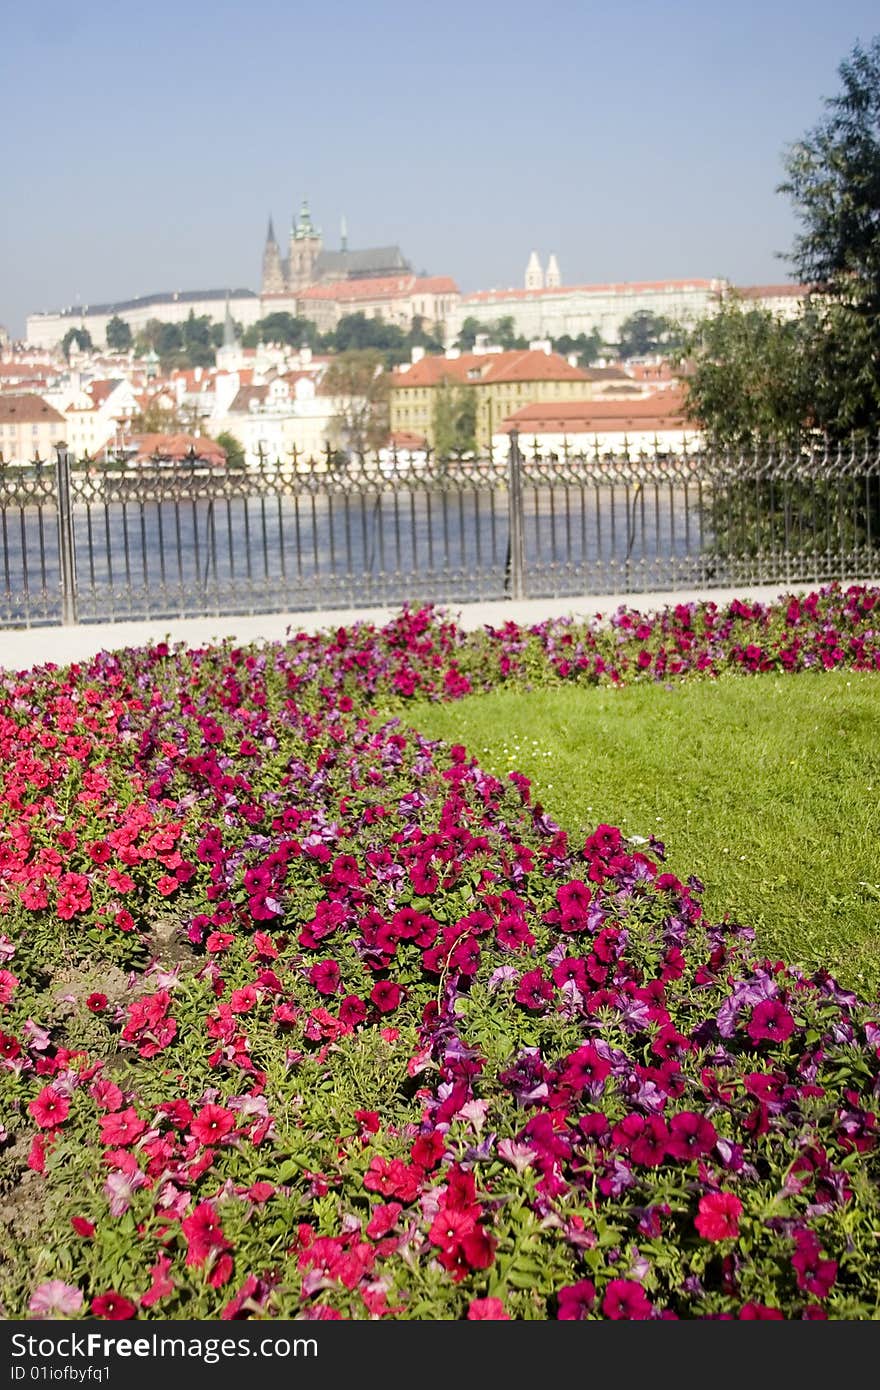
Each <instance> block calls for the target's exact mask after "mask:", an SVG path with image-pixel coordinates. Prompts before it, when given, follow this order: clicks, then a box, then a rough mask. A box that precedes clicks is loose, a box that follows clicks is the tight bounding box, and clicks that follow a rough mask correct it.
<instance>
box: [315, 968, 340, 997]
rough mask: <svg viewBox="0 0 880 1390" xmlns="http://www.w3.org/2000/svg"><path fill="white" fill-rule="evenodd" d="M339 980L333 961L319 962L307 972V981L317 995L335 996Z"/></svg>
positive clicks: (337, 970)
mask: <svg viewBox="0 0 880 1390" xmlns="http://www.w3.org/2000/svg"><path fill="white" fill-rule="evenodd" d="M341 978H342V977H341V972H340V970H339V965H338V963H337V962H336V961H335V960H319V961H318V962H317V963H316V964H315V965H313V966H312V968H311V970H310V971H309V979H310V980H311V982H312V984H313V985H314V986H315V989H316V990H317V991H318V993H319V994H335V993H336V991H337V990H338V988H339V981H340V979H341Z"/></svg>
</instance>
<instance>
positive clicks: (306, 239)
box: [287, 198, 324, 294]
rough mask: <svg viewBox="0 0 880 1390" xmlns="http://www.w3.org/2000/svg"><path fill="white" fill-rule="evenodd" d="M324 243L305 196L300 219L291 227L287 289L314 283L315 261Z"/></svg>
mask: <svg viewBox="0 0 880 1390" xmlns="http://www.w3.org/2000/svg"><path fill="white" fill-rule="evenodd" d="M323 244H324V243H323V242H322V240H321V232H320V229H319V228H318V227H316V226H315V225H314V223H313V222H312V219H311V215H310V213H309V204H308V200H307V199H305V198H303V201H302V207H301V208H300V212H299V221H298V222H296V223H295V224H294V225H293V226H292V227H291V229H290V260H289V263H288V277H287V289H288V291H289V292H290V293H291V294H296V293H297V291H299V290H303V289H305V288H306V286H307V285H311V284H313V283H314V280H315V263H316V261H317V259H318V257H319V256H320V254H321V250H322V247H323Z"/></svg>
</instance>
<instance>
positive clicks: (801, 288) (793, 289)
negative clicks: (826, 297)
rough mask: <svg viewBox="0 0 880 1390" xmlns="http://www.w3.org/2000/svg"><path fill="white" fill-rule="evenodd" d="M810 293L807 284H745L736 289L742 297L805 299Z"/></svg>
mask: <svg viewBox="0 0 880 1390" xmlns="http://www.w3.org/2000/svg"><path fill="white" fill-rule="evenodd" d="M809 293H810V287H809V285H792V284H791V283H788V284H785V285H746V286H744V288H743V289H738V290H737V294H740V295H742V297H743V299H783V298H784V299H806V297H807V295H808V294H809Z"/></svg>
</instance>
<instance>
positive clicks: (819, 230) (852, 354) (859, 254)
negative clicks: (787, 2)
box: [778, 36, 880, 437]
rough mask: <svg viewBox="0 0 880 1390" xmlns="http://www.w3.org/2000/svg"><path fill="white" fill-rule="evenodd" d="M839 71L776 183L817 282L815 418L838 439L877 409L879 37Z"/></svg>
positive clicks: (871, 423)
mask: <svg viewBox="0 0 880 1390" xmlns="http://www.w3.org/2000/svg"><path fill="white" fill-rule="evenodd" d="M838 73H839V76H840V78H841V91H840V92H839V93H838V95H837V96H834V97H831V98H826V100H825V107H826V112H825V115H824V116H823V118H822V119H821V120H820V121H819V122H818V124H817V125H816V126H814V127H813V129H812V130H810V131H808V132H807V133H806V135H805V136H804V137H803V138H802V139H801V140H799V141H797V142H796V143H795V144H793V145H792V146H790V147H789V149H788V150H787V152H786V155H785V158H784V167H785V171H786V175H787V177H786V179H785V181H784V182H783V183H782V184H780V185H779V189H778V191H779V192H781V193H785V194H787V195H788V196H789V197H790V198H791V199H792V201H793V203H794V206H795V212H796V214H797V217H798V219H799V221H800V223H801V226H802V229H803V230H802V231H801V233H800V235H798V236H797V237H796V238H795V242H794V247H793V249H792V252H791V254H790V255H789V256H788V258H787V259H788V260H789V262H790V263H791V265H792V266H793V267H794V269H795V273H796V274H797V275H798V277H799V279H800V280H801V282H802V283H803V284H805V285H808V286H811V287H813V290H814V293H813V296H812V298H811V305H812V308H813V314H812V317H811V319H810V321H809V323H808V325H807V326H808V329H809V339H808V347H807V350H808V351H809V352H810V354H811V355H812V357H813V360H814V363H815V367H816V382H817V392H816V410H815V415H816V422H817V424H818V425H819V427H820V428H821V429H823V430H824V431H825V432H827V433H829V434H831V435H832V436H834V435H836V436H838V437H840V436H841V435H844V434H846V433H847V432H848V431H850V430H853V429H856V430H861V429H866V430H867V429H874V428H876V424H877V419H878V416H880V36H877V37H875V38H873V39H872V40H871V42H870V43H869V44H868V46H867V48H863V47H861V45H860V44H856V45H855V46H854V47H853V49H852V51H851V53H850V55H849V57H848V58H846V59H844V61H843V62H842V63H841V64H840V66H839V68H838Z"/></svg>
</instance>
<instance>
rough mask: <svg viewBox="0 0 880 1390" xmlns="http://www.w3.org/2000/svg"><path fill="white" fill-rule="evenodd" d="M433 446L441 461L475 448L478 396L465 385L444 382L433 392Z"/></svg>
mask: <svg viewBox="0 0 880 1390" xmlns="http://www.w3.org/2000/svg"><path fill="white" fill-rule="evenodd" d="M433 430H434V447H435V449H436V451H437V454H438V456H439V457H440V458H448V457H449V456H450V455H451V454H455V453H465V452H467V451H469V450H475V449H476V447H477V397H476V393H475V392H474V391H473V390H471V389H470V388H469V387H467V386H461V385H458V384H456V383H455V382H452V381H449V380H446V379H444V380H443V381H441V383H440V385H439V386H438V387H437V389H436V391H435V392H434V419H433Z"/></svg>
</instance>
